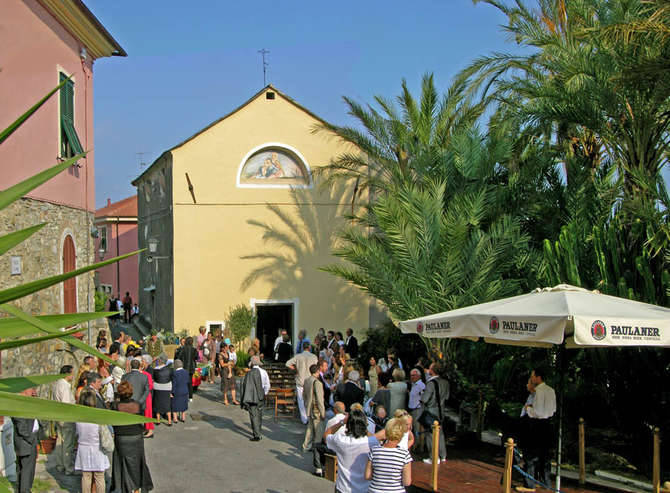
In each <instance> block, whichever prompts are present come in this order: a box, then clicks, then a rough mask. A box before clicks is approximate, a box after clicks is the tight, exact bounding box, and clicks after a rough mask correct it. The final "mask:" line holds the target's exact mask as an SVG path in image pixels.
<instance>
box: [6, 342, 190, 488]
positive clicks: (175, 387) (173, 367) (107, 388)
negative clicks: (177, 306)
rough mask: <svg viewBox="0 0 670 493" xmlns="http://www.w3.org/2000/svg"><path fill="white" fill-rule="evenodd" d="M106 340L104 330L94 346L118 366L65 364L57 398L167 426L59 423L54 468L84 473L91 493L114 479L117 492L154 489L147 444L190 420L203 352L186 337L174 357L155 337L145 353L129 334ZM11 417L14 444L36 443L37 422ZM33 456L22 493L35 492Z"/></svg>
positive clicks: (23, 470)
mask: <svg viewBox="0 0 670 493" xmlns="http://www.w3.org/2000/svg"><path fill="white" fill-rule="evenodd" d="M105 340H106V334H105V331H101V333H100V334H99V335H98V341H97V344H96V346H98V347H101V348H103V349H105V351H104V352H105V353H106V355H107V356H108V357H109V358H110V359H111V360H112V361H114V363H115V364H114V365H111V364H109V362H107V361H105V360H103V359H98V358H95V357H93V356H86V357H85V358H84V359H83V361H82V363H81V364H80V365H79V368H78V369H77V370H76V371H75V369H74V368H73V366H71V365H65V366H63V367H62V368H61V370H60V373H61V375H62V378H61V379H60V380H58V381H56V382H55V384H54V386H53V391H52V393H51V395H52V396H53V399H54V400H56V401H59V402H64V403H78V404H81V405H85V406H90V407H96V408H99V409H113V410H117V411H121V412H126V413H131V414H138V415H140V416H145V417H154V418H157V419H159V420H161V421H160V423H156V424H154V423H146V424H137V425H125V426H114V427H107V426H101V425H95V424H90V423H67V422H57V423H56V427H55V428H56V434H57V444H56V449H55V452H54V454H55V461H56V468H57V470H58V471H60V472H62V473H65V474H67V475H73V474H77V473H81V475H82V479H81V483H82V492H85V493H89V492H96V491H97V492H98V493H99V492H104V491H106V489H105V485H106V483H107V481H111V491H114V492H120V493H136V492H139V491H140V490H141V491H150V490H152V489H153V482H152V479H151V473H150V471H149V468H148V466H147V462H146V459H145V455H144V440H145V439H150V438H152V437H153V436H154V432H155V427H156V426H160V425H161V424H162V425H163V426H167V427H171V426H173V425H177V424H179V423H184V422H185V421H186V414H187V412H188V407H189V402H190V401H191V400H192V397H193V385H192V382H193V374H194V373H195V369H196V361H197V359H198V354H197V353H198V352H197V350H196V349H195V348H194V347H193V340H192V338H188V339H187V340H186V341H185V344H184V345H183V346H182V347H180V348H179V349H178V350H177V352H176V354H175V357H174V358H172V359H169V358H168V356H167V355H166V354H165V353H164V351H163V349H164V348H163V344H162V342H161V341H160V339H158V337H157V334H156V332H155V331H154V332H152V334H151V337H150V338H149V339H148V340H147V341H146V342H145V343H144V348H141V347H140V345H139V344H137V343H135V342H134V341H132V340H131V339H130V338H129V337H128V336H127V335H126V334H124V333H123V332H121V333H120V334H119V336H118V337H117V339H116V340H115V341H114V342H113V343H112V344H111V345H109V346H108V347H107V346H106V345H105V344H104V341H105ZM101 343H102V344H101ZM26 395H29V394H28V393H27V394H26ZM12 419H13V420H15V429H16V430H17V431H16V433H15V437H16V438H15V442H16V441H17V440H18V441H19V442H21V441H22V440H23V441H28V442H30V441H32V440H33V439H34V440H35V441H36V431H37V425H35V427H33V420H21V419H18V418H12ZM23 421H26V422H23ZM27 421H30V423H28V422H27ZM33 428H35V430H33ZM33 434H34V435H35V436H34V437H33ZM15 448H16V447H15ZM17 450H18V448H17ZM34 458H36V455H35V457H32V456H30V457H28V458H27V460H26V461H24V462H21V461H17V465H18V466H19V467H18V469H19V470H18V471H17V473H18V479H19V488H18V491H21V492H23V491H30V488H31V485H32V482H33V478H34V471H35V466H34V464H35V463H34ZM31 464H32V465H31ZM106 476H107V479H106Z"/></svg>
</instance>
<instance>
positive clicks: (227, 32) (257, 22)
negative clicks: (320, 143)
mask: <svg viewBox="0 0 670 493" xmlns="http://www.w3.org/2000/svg"><path fill="white" fill-rule="evenodd" d="M85 1H86V4H87V6H88V7H89V8H90V9H91V11H92V12H93V13H94V14H95V15H96V16H97V17H98V19H99V20H100V21H101V22H102V23H103V25H104V26H105V27H106V28H107V30H108V31H109V32H110V33H111V34H112V35H113V36H114V37H115V39H116V40H117V41H118V42H119V43H120V44H121V46H123V47H124V49H125V50H126V51H127V52H128V57H127V58H116V57H115V58H105V59H101V60H98V61H97V62H96V64H95V67H94V84H95V88H94V90H95V93H94V98H95V107H94V108H95V166H96V206H97V207H101V206H103V205H104V204H105V203H106V200H107V198H111V199H112V201H116V200H120V199H122V198H125V197H128V196H130V195H134V194H135V188H134V187H133V186H132V185H131V184H130V182H131V180H132V179H133V178H135V177H137V176H138V175H139V174H140V173H141V172H142V170H143V169H144V168H143V167H141V166H140V157H139V156H138V155H137V154H136V153H138V152H144V153H146V154H144V155H143V157H142V158H141V159H142V160H143V161H145V162H147V163H148V164H150V163H151V162H153V160H154V159H156V158H157V157H158V156H159V155H160V154H161V153H162V152H163V151H164V150H166V149H168V148H170V147H172V146H173V145H175V144H177V143H179V142H181V141H182V140H184V139H185V138H187V137H189V136H190V135H192V134H194V133H196V132H197V131H199V130H200V129H202V128H203V127H205V126H206V125H208V124H209V123H211V122H212V121H214V120H216V119H217V118H220V117H221V116H223V115H225V114H226V113H228V112H229V111H231V110H232V109H234V108H235V107H237V106H239V105H240V104H241V103H242V102H244V101H246V100H247V99H248V98H249V97H251V96H252V95H253V94H254V93H256V92H257V91H258V90H260V89H261V88H262V87H263V73H262V66H261V58H260V55H259V54H258V53H257V52H258V50H260V49H261V48H265V49H268V50H270V53H269V55H267V59H268V61H269V69H268V79H269V82H271V83H272V84H274V85H275V86H276V87H277V88H278V89H279V90H281V91H282V92H284V93H285V94H287V95H288V96H290V97H292V98H293V99H295V100H296V101H298V102H299V103H301V104H302V105H304V106H306V107H307V108H309V109H310V110H311V111H313V112H314V113H316V114H317V115H319V116H320V117H322V118H324V119H326V120H328V121H331V122H334V123H338V124H353V123H354V122H353V121H352V120H351V119H350V118H349V117H348V115H347V114H346V107H345V105H344V103H343V102H342V96H349V97H352V98H354V99H355V100H357V101H359V102H363V103H368V102H372V97H373V96H374V95H382V96H386V97H393V96H396V95H397V94H398V93H399V92H400V84H401V81H402V79H403V78H405V79H407V81H408V84H409V86H410V88H411V89H412V90H413V92H415V93H418V89H419V84H420V81H421V77H422V76H423V74H424V73H426V72H433V73H434V74H435V78H436V82H437V84H438V87H439V88H440V89H442V90H446V88H447V86H448V85H449V82H450V80H451V79H452V77H453V76H454V75H455V74H456V73H457V72H458V71H459V70H460V69H462V68H463V67H465V66H466V65H467V64H468V63H469V62H470V61H471V60H473V59H474V58H476V57H477V56H481V55H485V54H488V53H490V52H492V51H514V44H513V43H512V42H510V41H509V40H508V39H507V36H506V35H505V34H504V33H503V32H502V30H501V29H500V27H499V26H500V24H502V23H503V21H504V18H503V16H502V15H501V14H500V13H499V12H498V11H497V10H495V9H494V8H493V7H491V6H488V5H485V4H477V5H473V3H472V1H471V0H441V1H438V0H426V1H417V2H407V1H406V0H405V1H395V0H387V1H385V2H381V1H377V0H358V1H356V2H354V1H349V0H346V1H340V2H318V1H317V2H304V1H288V2H276V1H274V2H266V1H256V2H232V1H231V2H228V1H226V2H223V1H216V2H214V1H199V2H183V1H180V2H177V1H172V0H164V1H161V2H158V1H146V0H145V1H137V0H133V1H130V0H114V1H109V0H85Z"/></svg>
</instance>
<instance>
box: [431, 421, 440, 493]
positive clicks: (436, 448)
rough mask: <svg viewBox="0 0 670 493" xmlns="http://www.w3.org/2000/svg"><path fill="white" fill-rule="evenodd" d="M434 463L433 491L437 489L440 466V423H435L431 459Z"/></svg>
mask: <svg viewBox="0 0 670 493" xmlns="http://www.w3.org/2000/svg"><path fill="white" fill-rule="evenodd" d="M430 459H431V461H432V463H433V491H438V488H437V468H438V467H439V465H440V423H438V422H437V421H434V422H433V453H432V457H431V458H430Z"/></svg>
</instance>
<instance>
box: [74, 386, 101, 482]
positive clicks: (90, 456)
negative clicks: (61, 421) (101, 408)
mask: <svg viewBox="0 0 670 493" xmlns="http://www.w3.org/2000/svg"><path fill="white" fill-rule="evenodd" d="M79 404H82V405H84V406H89V407H95V406H96V398H95V393H93V392H92V391H90V390H84V391H83V392H82V393H81V395H80V396H79ZM100 427H101V425H96V424H93V423H77V441H78V443H79V445H78V448H77V457H76V458H75V460H74V468H75V470H77V471H82V476H81V491H82V493H91V492H97V493H104V491H105V470H106V469H109V459H108V458H107V456H106V455H105V454H104V453H103V452H102V449H101V447H100Z"/></svg>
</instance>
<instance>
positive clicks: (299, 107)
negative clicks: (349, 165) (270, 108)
mask: <svg viewBox="0 0 670 493" xmlns="http://www.w3.org/2000/svg"><path fill="white" fill-rule="evenodd" d="M269 89H270V90H272V91H274V92H276V93H277V94H278V95H280V96H281V97H282V98H284V99H285V100H286V101H288V102H289V103H291V104H292V105H293V106H295V107H296V108H298V109H299V110H301V111H304V112H305V113H307V114H308V115H309V116H311V117H312V118H314V119H316V120H318V121H319V122H321V123H323V124H325V125H329V123H328V122H327V121H326V120H324V119H323V118H321V117H320V116H317V115H316V114H314V113H312V112H311V111H310V110H308V109H307V108H305V107H304V106H303V105H301V104H300V103H298V102H297V101H295V100H294V99H292V98H291V97H289V96H287V95H286V94H284V93H283V92H281V91H280V90H278V89H277V88H276V87H274V86H273V85H272V84H268V85H267V86H265V87H264V88H263V89H261V90H260V91H258V92H257V93H256V94H254V95H253V96H251V97H250V98H249V99H247V100H246V101H245V102H244V103H242V104H241V105H240V106H238V107H237V108H235V109H234V110H233V111H231V112H230V113H227V114H226V115H224V116H222V117H221V118H219V119H218V120H215V121H213V122H212V123H210V124H209V125H207V126H206V127H205V128H203V129H201V130H199V131H198V132H196V133H194V134H193V135H191V136H190V137H189V138H187V139H186V140H184V141H182V142H180V143H179V144H177V145H175V146H173V147H171V148H169V149H168V150H166V151H165V152H163V153H162V154H161V155H160V156H159V157H158V158H157V159H156V160H155V161H154V162H153V163H151V165H150V166H149V167H148V168H147V169H146V170H145V171H144V172H143V173H142V174H141V175H140V176H138V177H137V178H135V179H134V180H133V181H132V184H133V185H135V186H137V183H138V182H139V180H140V179H141V178H142V177H143V176H144V175H146V174H147V173H148V172H149V170H151V168H153V166H154V164H156V163H157V162H158V161H160V159H161V158H162V157H163V156H164V155H165V154H167V153H168V152H172V151H174V150H175V149H178V148H180V147H181V146H183V145H184V144H187V143H189V142H190V141H192V140H193V139H195V138H196V137H198V136H199V135H200V134H203V133H204V132H206V131H207V130H209V129H210V128H212V127H213V126H215V125H217V124H218V123H221V122H222V121H223V120H225V119H226V118H228V117H230V116H232V115H234V114H235V113H237V112H238V111H240V110H242V109H243V108H245V107H246V106H247V105H248V104H249V103H251V102H252V101H254V100H255V99H256V98H258V97H259V96H261V95H262V94H264V93H265V92H266V91H267V90H269Z"/></svg>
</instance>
